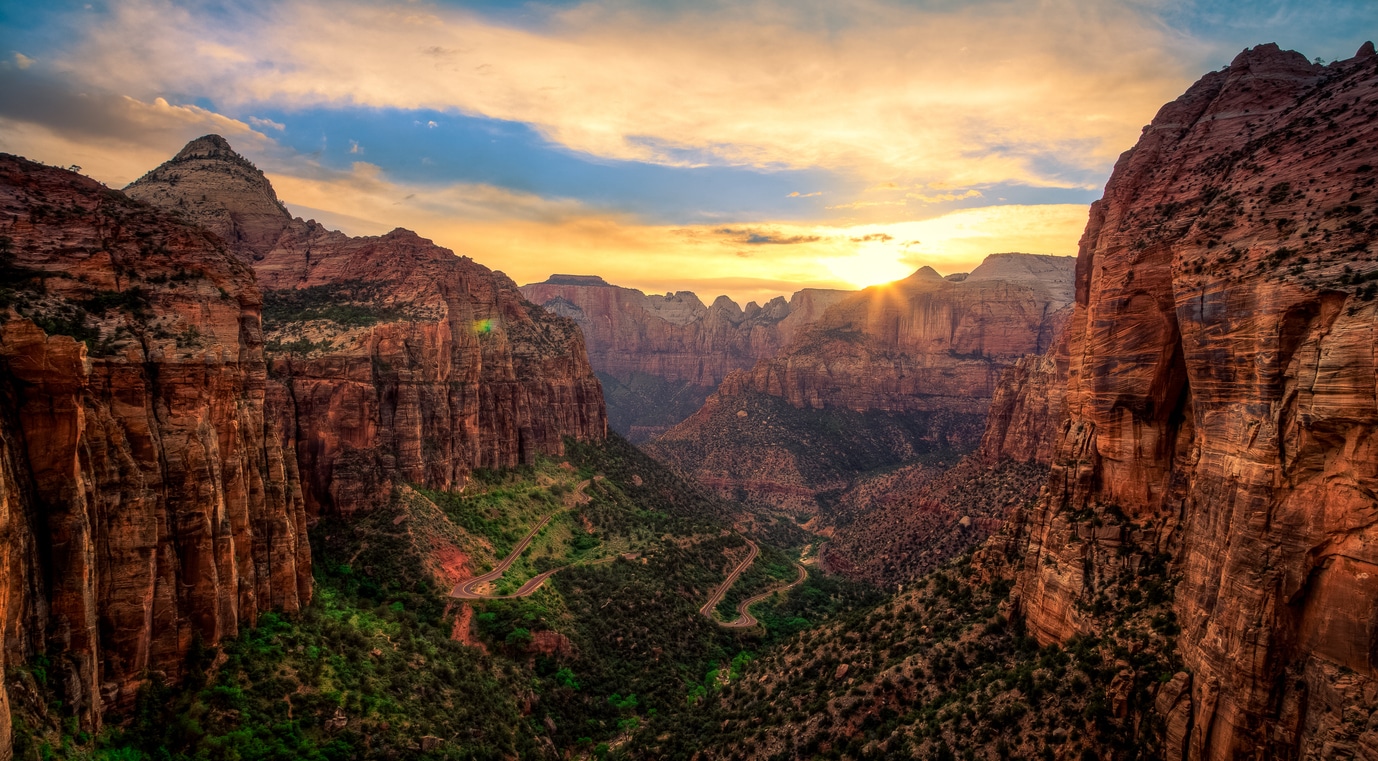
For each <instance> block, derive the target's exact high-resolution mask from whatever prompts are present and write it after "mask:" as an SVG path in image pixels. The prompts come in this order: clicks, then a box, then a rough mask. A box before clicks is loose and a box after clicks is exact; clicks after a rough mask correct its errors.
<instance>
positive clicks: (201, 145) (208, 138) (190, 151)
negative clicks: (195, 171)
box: [172, 135, 248, 163]
mask: <svg viewBox="0 0 1378 761" xmlns="http://www.w3.org/2000/svg"><path fill="white" fill-rule="evenodd" d="M188 159H232V160H236V161H242V162H245V163H248V159H246V158H244V157H243V156H241V155H239V154H238V153H235V152H234V149H233V148H231V147H230V143H229V141H228V140H226V139H225V138H223V137H221V136H219V135H202V136H201V137H198V138H196V139H195V140H193V141H191V142H190V143H187V144H186V146H185V147H184V148H182V150H180V151H178V152H177V155H176V156H173V157H172V160H173V161H186V160H188Z"/></svg>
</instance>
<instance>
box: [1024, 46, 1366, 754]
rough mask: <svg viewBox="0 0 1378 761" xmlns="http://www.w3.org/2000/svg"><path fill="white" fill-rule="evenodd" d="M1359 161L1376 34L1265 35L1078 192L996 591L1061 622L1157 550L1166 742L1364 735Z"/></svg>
mask: <svg viewBox="0 0 1378 761" xmlns="http://www.w3.org/2000/svg"><path fill="white" fill-rule="evenodd" d="M1375 166H1378V57H1375V56H1374V54H1373V46H1372V45H1371V44H1369V45H1365V47H1364V48H1363V49H1362V50H1361V51H1360V54H1359V55H1358V56H1357V57H1356V58H1353V59H1350V60H1347V61H1340V62H1337V63H1334V64H1331V65H1330V66H1321V65H1316V64H1312V63H1310V62H1309V61H1307V59H1306V58H1305V57H1304V56H1302V55H1300V54H1298V53H1294V52H1284V51H1281V50H1279V49H1278V48H1277V46H1275V45H1265V46H1260V47H1257V48H1254V49H1251V50H1246V51H1245V52H1243V53H1241V54H1240V55H1239V56H1238V57H1237V58H1236V59H1235V60H1234V62H1233V63H1232V64H1231V65H1230V66H1229V67H1228V68H1227V69H1225V70H1223V71H1218V72H1213V73H1210V74H1207V75H1206V76H1205V77H1202V78H1201V80H1200V81H1198V82H1197V83H1196V84H1195V85H1193V86H1192V87H1191V88H1190V89H1189V90H1188V91H1187V92H1186V94H1184V95H1183V96H1182V97H1181V98H1179V99H1178V100H1176V101H1174V102H1173V103H1170V104H1168V105H1166V106H1164V107H1163V108H1162V110H1160V111H1159V113H1158V114H1157V116H1156V117H1155V118H1154V120H1153V122H1152V124H1150V125H1149V126H1148V127H1147V128H1146V129H1145V130H1144V133H1143V136H1142V137H1141V139H1140V140H1139V143H1138V145H1136V146H1135V147H1134V148H1133V149H1132V150H1130V151H1128V152H1127V153H1125V154H1124V155H1123V156H1121V158H1120V160H1119V162H1118V163H1117V164H1116V167H1115V171H1114V174H1113V176H1112V177H1111V179H1110V182H1109V184H1108V185H1107V186H1106V191H1105V196H1104V198H1103V199H1102V200H1100V201H1098V202H1097V203H1096V204H1094V205H1093V206H1092V209H1091V215H1090V221H1089V223H1088V225H1087V228H1086V232H1085V234H1084V236H1083V238H1082V241H1081V247H1080V253H1079V256H1078V266H1077V290H1076V306H1075V313H1074V317H1073V319H1072V323H1071V326H1070V332H1069V334H1068V341H1067V346H1066V349H1065V351H1064V352H1063V353H1062V360H1063V361H1066V362H1067V363H1068V369H1067V378H1068V380H1067V385H1066V399H1065V404H1066V407H1067V410H1068V415H1069V419H1068V422H1067V423H1066V425H1065V427H1064V428H1063V430H1062V433H1061V435H1060V440H1059V443H1058V445H1057V448H1056V455H1055V457H1054V461H1053V475H1052V478H1051V480H1050V484H1049V485H1050V493H1049V496H1048V497H1047V498H1046V500H1044V501H1043V502H1042V503H1041V504H1040V506H1039V507H1038V509H1036V510H1034V511H1033V512H1032V513H1031V515H1030V518H1029V524H1028V530H1029V546H1028V551H1027V553H1026V555H1025V561H1024V562H1025V565H1024V568H1023V571H1022V573H1021V580H1020V584H1019V586H1018V588H1017V590H1016V597H1017V601H1018V605H1019V608H1020V610H1021V611H1022V612H1023V615H1024V617H1025V619H1026V621H1027V623H1028V627H1029V630H1030V631H1031V632H1032V633H1033V634H1035V635H1036V636H1037V637H1038V638H1039V639H1040V640H1041V641H1042V642H1052V641H1058V640H1063V639H1066V638H1068V637H1070V636H1072V635H1074V634H1077V633H1079V632H1092V631H1094V630H1095V627H1096V625H1097V622H1096V620H1095V617H1094V614H1093V610H1094V609H1095V605H1094V603H1095V599H1096V597H1097V595H1098V594H1100V592H1099V590H1102V589H1105V588H1107V586H1109V585H1108V584H1107V582H1108V580H1110V579H1113V578H1115V577H1117V576H1119V575H1121V574H1124V573H1130V574H1132V573H1134V572H1135V569H1136V568H1138V567H1140V566H1141V565H1142V564H1143V563H1144V562H1146V559H1147V558H1148V557H1151V556H1154V555H1155V554H1166V555H1167V556H1170V557H1171V558H1172V559H1173V564H1174V565H1173V568H1174V570H1175V573H1176V574H1177V576H1178V578H1180V581H1179V582H1178V584H1177V586H1176V591H1175V603H1174V605H1175V613H1176V617H1177V621H1178V623H1179V624H1180V626H1181V629H1182V631H1181V635H1180V637H1179V639H1178V644H1179V650H1180V654H1181V657H1182V660H1183V662H1184V664H1185V669H1184V671H1183V672H1182V673H1181V674H1178V675H1177V676H1176V677H1174V678H1173V679H1172V680H1171V681H1170V682H1169V683H1168V684H1167V685H1166V686H1165V688H1164V689H1163V690H1162V691H1160V694H1159V696H1158V699H1157V702H1158V708H1159V710H1160V712H1161V713H1162V714H1163V717H1164V721H1165V738H1166V753H1167V756H1168V757H1169V758H1173V759H1176V758H1191V759H1230V758H1257V759H1262V758H1317V759H1319V758H1339V757H1362V758H1378V534H1375V528H1374V527H1375V526H1376V525H1378V499H1376V498H1375V494H1378V442H1375V439H1374V434H1375V431H1378V362H1375V345H1376V342H1375V317H1376V316H1378V304H1375V301H1374V295H1375V291H1378V252H1376V249H1375V241H1374V238H1375V236H1378V189H1376V188H1375V179H1378V173H1376V172H1375V169H1374V167H1375ZM1007 430H1008V427H1007ZM1132 547H1142V548H1145V549H1144V551H1142V552H1137V551H1130V550H1131V548H1132ZM1121 550H1123V551H1121ZM1169 688H1170V689H1169Z"/></svg>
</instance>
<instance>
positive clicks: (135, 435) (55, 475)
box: [0, 156, 311, 749]
mask: <svg viewBox="0 0 1378 761" xmlns="http://www.w3.org/2000/svg"><path fill="white" fill-rule="evenodd" d="M0 283H2V284H3V285H2V286H0V398H2V399H3V403H0V413H2V414H0V628H3V635H4V636H3V641H4V647H3V659H4V661H5V663H6V664H9V665H12V666H13V665H19V664H23V663H25V662H27V661H28V660H29V659H31V658H32V657H33V656H35V655H36V654H38V653H45V654H46V655H47V656H48V657H49V658H50V659H51V661H52V666H51V668H50V670H49V679H50V682H52V683H55V684H56V685H57V688H58V690H59V692H60V694H61V695H62V697H63V700H64V702H65V704H66V707H67V709H69V710H71V711H73V712H74V713H75V714H76V715H77V716H79V717H80V719H81V723H82V726H83V727H85V728H87V729H90V728H94V727H97V726H99V724H100V720H101V715H102V712H103V711H104V710H107V709H110V708H119V709H128V708H131V707H132V705H133V700H134V697H135V694H136V692H137V690H138V688H139V687H140V685H141V684H143V683H144V680H145V679H147V678H148V677H150V676H156V677H160V678H166V679H168V680H176V679H177V678H178V677H179V676H180V674H181V670H182V668H183V664H184V661H185V657H186V653H187V651H188V649H189V648H190V647H191V646H192V644H193V642H194V641H195V640H197V639H200V640H201V641H202V642H204V643H206V644H213V643H215V642H218V641H219V640H221V639H222V638H224V637H228V636H233V635H234V634H236V633H237V632H238V630H239V628H240V627H241V626H243V625H252V624H253V623H254V622H255V621H256V620H257V617H258V615H259V613H260V612H262V611H266V610H280V611H288V612H291V611H296V610H298V609H299V608H300V607H301V606H302V605H304V604H306V603H307V602H308V601H309V600H310V598H311V563H310V549H309V545H308V543H307V540H306V530H305V520H306V516H305V510H304V506H303V503H302V500H301V495H300V492H299V490H298V489H297V487H296V483H295V480H294V478H293V472H294V469H293V467H292V464H291V458H290V457H284V454H283V448H282V443H281V442H282V441H283V440H284V439H286V440H288V441H290V439H291V430H290V429H287V430H281V429H280V428H279V426H278V425H277V422H276V421H275V420H273V419H272V417H271V416H269V415H267V414H266V413H265V393H266V391H265V389H266V386H267V368H266V365H265V363H264V360H263V337H262V333H261V330H260V327H259V310H260V305H261V297H260V294H259V291H258V289H257V287H256V286H255V285H254V283H253V277H252V273H251V272H250V271H249V269H248V267H247V266H245V265H244V264H243V263H242V262H241V261H239V260H238V259H237V258H236V257H235V256H233V255H232V254H231V253H229V252H227V251H226V249H225V248H224V245H223V243H221V242H220V241H219V239H217V238H216V237H214V236H213V235H210V234H209V233H207V232H205V231H204V230H201V229H199V228H196V227H192V226H188V225H185V224H181V223H176V222H172V221H169V220H168V219H167V218H166V216H165V215H162V214H158V213H155V212H154V211H153V210H151V209H149V208H148V207H146V206H144V205H143V204H139V203H136V202H133V201H130V200H129V199H128V198H126V197H125V196H124V195H123V194H121V193H118V192H115V191H109V190H107V189H105V188H103V187H102V186H100V185H99V184H97V183H95V182H93V181H91V180H88V179H85V178H82V177H80V176H78V175H75V174H72V173H70V172H66V171H62V170H57V169H51V168H47V167H44V166H42V165H39V164H34V163H31V162H27V161H24V160H23V159H18V158H15V157H12V156H0ZM0 673H3V672H0ZM5 701H6V690H5V689H4V687H3V685H0V703H3V702H5ZM8 715H9V714H8V712H7V711H5V710H3V708H2V707H0V716H4V717H5V721H7V720H8ZM7 730H8V725H7V724H0V747H3V748H6V749H8V747H9V744H8V739H9V738H8V737H4V736H3V735H4V734H5V733H6V732H7Z"/></svg>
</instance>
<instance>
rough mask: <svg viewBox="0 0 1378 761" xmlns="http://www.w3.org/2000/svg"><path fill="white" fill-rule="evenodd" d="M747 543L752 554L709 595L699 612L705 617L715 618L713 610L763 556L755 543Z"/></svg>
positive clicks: (747, 541) (748, 554)
mask: <svg viewBox="0 0 1378 761" xmlns="http://www.w3.org/2000/svg"><path fill="white" fill-rule="evenodd" d="M746 543H747V544H749V545H751V552H749V553H747V556H746V560H743V561H742V562H740V563H738V564H737V567H736V568H733V569H732V573H729V574H727V578H726V579H724V580H723V583H721V584H719V585H718V588H717V589H715V590H713V594H712V595H709V597H708V602H706V603H704V604H703V607H702V608H699V612H700V613H702V614H703V615H705V616H708V617H709V618H713V609H714V608H716V607H718V603H720V602H722V598H723V596H724V595H726V594H727V590H729V589H731V588H732V585H733V584H734V583H736V581H737V577H738V576H741V575H742V572H743V571H745V570H746V569H748V568H750V567H751V562H752V561H753V560H755V559H756V556H757V555H759V554H761V548H760V547H757V546H756V543H755V542H753V541H751V540H750V539H747V540H746ZM713 620H714V621H717V619H716V618H713Z"/></svg>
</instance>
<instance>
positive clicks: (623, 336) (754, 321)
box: [521, 275, 850, 443]
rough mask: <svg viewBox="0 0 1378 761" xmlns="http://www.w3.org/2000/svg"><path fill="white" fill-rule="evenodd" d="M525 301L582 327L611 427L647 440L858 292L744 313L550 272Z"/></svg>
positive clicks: (805, 297)
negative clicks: (732, 375) (736, 373)
mask: <svg viewBox="0 0 1378 761" xmlns="http://www.w3.org/2000/svg"><path fill="white" fill-rule="evenodd" d="M521 292H522V295H523V296H525V297H526V298H528V299H530V300H531V301H532V302H534V303H536V304H540V305H542V306H544V307H545V308H546V309H547V310H549V311H551V312H553V313H555V314H557V315H560V316H562V317H568V318H569V319H572V320H574V321H575V322H576V323H577V324H578V325H579V328H580V329H581V330H582V331H583V334H584V342H585V344H586V346H587V349H588V357H589V363H590V364H591V365H592V366H593V369H594V370H595V371H597V372H598V375H599V379H600V380H601V381H602V382H603V391H604V394H605V396H606V399H607V403H608V424H609V426H611V427H612V428H613V429H614V430H616V431H618V432H619V433H622V434H623V435H625V436H626V437H627V438H628V439H629V440H630V441H632V442H634V443H642V442H645V441H649V440H651V439H653V438H655V437H656V436H658V435H660V434H661V433H664V432H665V431H666V430H668V429H669V428H670V427H672V426H673V425H675V424H676V423H678V422H680V421H681V420H684V419H685V418H687V417H688V416H689V415H690V414H692V413H693V412H694V411H695V410H697V409H698V408H699V407H701V406H702V405H703V403H704V401H705V400H706V399H707V397H708V395H709V394H711V393H712V392H713V390H714V389H715V388H717V386H718V384H719V383H721V382H722V380H723V378H725V377H727V376H728V375H729V374H730V373H732V372H733V371H736V370H743V369H746V368H749V367H751V366H752V365H753V364H754V363H756V362H757V361H759V360H762V359H766V358H769V357H773V356H775V354H776V353H778V352H779V351H780V349H781V348H783V347H784V346H785V345H787V344H788V343H789V342H790V341H791V340H792V339H793V338H794V336H795V335H796V334H797V333H798V332H799V331H800V330H801V329H802V328H803V327H804V326H806V325H808V324H810V323H812V322H813V321H814V320H817V319H818V318H819V317H820V316H821V315H822V314H823V312H824V311H825V310H826V309H827V308H828V307H829V306H831V305H832V304H834V303H836V302H838V301H839V300H841V299H842V298H843V297H844V296H846V295H848V294H849V293H850V291H839V290H828V289H821V288H806V289H804V290H801V291H798V292H796V293H794V294H793V295H792V296H791V297H790V298H789V299H788V300H786V299H785V298H784V297H782V296H777V297H776V298H774V299H771V300H770V301H769V302H767V303H766V304H765V306H760V305H758V304H756V302H754V301H753V302H751V303H749V304H747V305H746V307H745V308H742V307H740V306H738V305H737V303H736V302H734V301H732V300H731V299H729V298H728V297H726V296H719V297H718V298H717V299H715V300H714V301H713V303H712V304H711V305H708V306H704V304H703V302H702V301H701V300H700V299H699V297H698V296H696V295H695V294H694V293H692V292H689V291H679V292H677V293H667V294H665V295H663V296H661V295H658V294H651V295H647V294H645V293H642V292H641V291H638V290H635V289H633V288H623V287H620V286H616V285H611V284H609V283H608V282H607V281H605V280H604V279H603V278H601V277H598V276H596V275H552V276H551V277H550V278H548V279H547V280H546V281H544V282H541V283H533V284H530V285H524V286H522V287H521Z"/></svg>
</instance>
